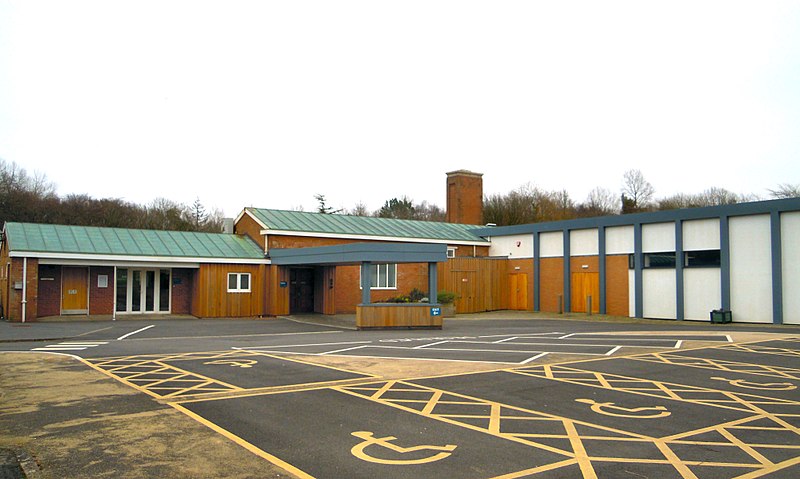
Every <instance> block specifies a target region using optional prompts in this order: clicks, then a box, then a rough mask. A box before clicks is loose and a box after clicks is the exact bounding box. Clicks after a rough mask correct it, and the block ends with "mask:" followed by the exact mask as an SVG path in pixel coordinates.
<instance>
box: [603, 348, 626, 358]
mask: <svg viewBox="0 0 800 479" xmlns="http://www.w3.org/2000/svg"><path fill="white" fill-rule="evenodd" d="M620 349H622V346H617V347H616V348H614V349H611V350H609V351H608V352H607V353H606V354H605V355H606V356H611V355H612V354H614V353H616V352H617V351H619V350H620Z"/></svg>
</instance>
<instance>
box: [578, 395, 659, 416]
mask: <svg viewBox="0 0 800 479" xmlns="http://www.w3.org/2000/svg"><path fill="white" fill-rule="evenodd" d="M575 401H576V402H579V403H583V404H591V406H592V407H591V409H592V411H594V412H596V413H598V414H603V415H606V416H615V417H630V418H635V419H657V418H660V417H667V416H669V415H670V414H672V413H671V412H669V411H667V408H665V407H664V406H652V407H634V408H627V407H624V406H617V405H615V404H614V403H613V402H597V401H595V400H593V399H576V400H575ZM650 411H652V413H651V412H650ZM656 411H658V412H656ZM642 413H643V414H642Z"/></svg>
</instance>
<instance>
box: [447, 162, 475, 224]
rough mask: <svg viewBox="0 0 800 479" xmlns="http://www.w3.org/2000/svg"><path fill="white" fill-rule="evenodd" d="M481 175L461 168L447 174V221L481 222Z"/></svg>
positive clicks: (462, 222)
mask: <svg viewBox="0 0 800 479" xmlns="http://www.w3.org/2000/svg"><path fill="white" fill-rule="evenodd" d="M482 176H483V175H482V174H480V173H472V172H469V171H463V170H462V171H453V172H450V173H448V174H447V222H448V223H460V224H466V225H480V224H483V178H482Z"/></svg>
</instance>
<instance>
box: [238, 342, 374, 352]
mask: <svg viewBox="0 0 800 479" xmlns="http://www.w3.org/2000/svg"><path fill="white" fill-rule="evenodd" d="M371 342H372V341H344V342H341V343H310V344H282V345H277V346H247V347H244V348H238V347H236V346H233V347H231V349H238V350H240V351H247V350H250V349H254V350H262V349H275V348H301V347H303V346H340V345H342V344H369V343H371Z"/></svg>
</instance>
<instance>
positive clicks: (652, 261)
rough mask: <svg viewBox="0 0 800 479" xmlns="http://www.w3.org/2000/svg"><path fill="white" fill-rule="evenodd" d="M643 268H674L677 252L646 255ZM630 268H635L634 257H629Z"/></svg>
mask: <svg viewBox="0 0 800 479" xmlns="http://www.w3.org/2000/svg"><path fill="white" fill-rule="evenodd" d="M642 267H643V268H674V267H675V252H674V251H673V252H664V253H645V254H644V264H643V265H642ZM628 268H629V269H633V268H634V255H632V254H631V255H628Z"/></svg>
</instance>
